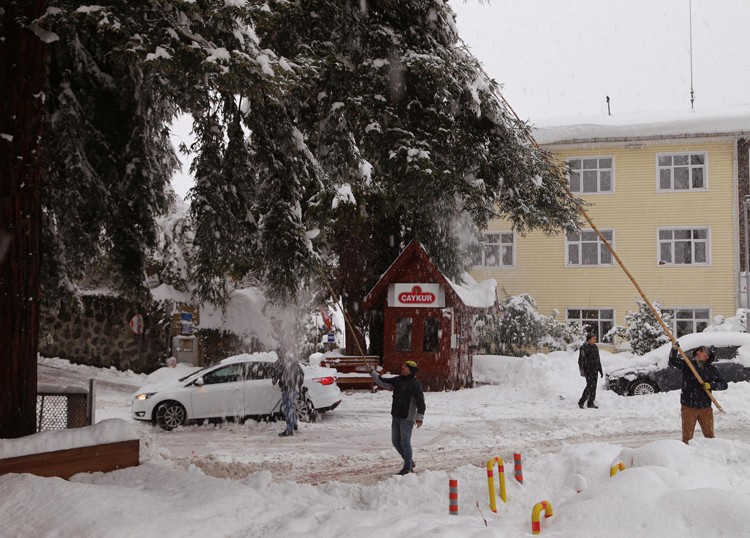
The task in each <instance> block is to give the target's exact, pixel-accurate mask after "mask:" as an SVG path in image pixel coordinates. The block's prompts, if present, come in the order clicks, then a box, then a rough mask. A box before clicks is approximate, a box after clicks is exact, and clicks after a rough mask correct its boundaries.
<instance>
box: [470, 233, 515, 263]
mask: <svg viewBox="0 0 750 538" xmlns="http://www.w3.org/2000/svg"><path fill="white" fill-rule="evenodd" d="M507 235H510V236H511V243H508V242H506V241H503V236H507ZM491 236H497V241H493V242H490V241H488V238H489V237H491ZM490 245H493V246H497V247H498V248H499V250H500V258H499V260H498V262H499V263H496V264H491V265H488V264H487V255H486V254H487V253H486V250H485V246H490ZM508 247H510V249H511V257H512V260H511V263H510V264H507V263H504V256H503V254H504V253H505V249H506V248H508ZM479 248H480V250H481V254H480V255H481V260H479V261H480V263H479V264H478V265H475V267H514V266H515V265H516V233H515V232H514V231H512V230H510V231H496V232H484V233H483V234H482V242H481V243H480V245H479Z"/></svg>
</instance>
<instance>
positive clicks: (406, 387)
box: [370, 361, 426, 475]
mask: <svg viewBox="0 0 750 538" xmlns="http://www.w3.org/2000/svg"><path fill="white" fill-rule="evenodd" d="M417 371H419V368H418V367H417V363H416V362H414V361H406V362H405V363H404V364H403V365H402V366H401V375H400V376H398V377H383V376H381V375H378V373H377V372H376V371H375V370H373V371H372V372H370V377H372V379H373V380H374V381H375V384H377V385H378V386H379V387H381V388H384V389H386V390H392V391H393V403H392V404H391V417H392V418H391V442H392V443H393V446H394V447H395V448H396V450H397V451H398V453H399V454H400V455H401V457H402V458H403V460H404V466H403V468H402V469H401V470H400V471H399V472H398V474H400V475H405V474H409V473H411V472H413V470H414V460H413V459H412V448H411V432H412V430H413V429H414V423H415V422H416V424H417V428H419V427H421V426H422V421H423V420H424V412H425V409H426V407H425V403H424V392H423V391H422V384H421V383H420V382H419V380H418V379H417V377H416V374H417Z"/></svg>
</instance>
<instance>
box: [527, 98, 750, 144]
mask: <svg viewBox="0 0 750 538" xmlns="http://www.w3.org/2000/svg"><path fill="white" fill-rule="evenodd" d="M747 133H750V104H748V105H742V106H732V107H724V108H714V109H707V110H695V111H686V112H638V113H627V114H615V115H614V116H595V117H591V116H589V117H584V116H577V117H567V118H565V117H561V118H552V119H547V120H542V122H541V123H540V124H539V125H537V126H536V127H534V129H533V135H534V138H535V139H536V141H537V142H538V143H539V144H559V143H566V142H568V143H570V142H583V141H603V140H612V139H615V140H620V139H656V138H667V137H700V136H718V135H726V136H736V135H740V134H747Z"/></svg>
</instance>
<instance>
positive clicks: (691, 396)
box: [669, 342, 727, 444]
mask: <svg viewBox="0 0 750 538" xmlns="http://www.w3.org/2000/svg"><path fill="white" fill-rule="evenodd" d="M714 358H715V357H714V353H713V350H712V349H707V348H706V346H700V347H698V348H696V349H695V351H693V360H692V364H693V367H694V368H695V370H696V371H697V372H698V373H699V375H700V378H701V379H702V380H703V383H700V382H698V378H697V377H696V376H695V375H693V372H692V371H691V370H690V368H689V367H688V364H687V362H685V361H684V360H682V358H681V357H680V353H679V347H678V346H677V343H676V342H672V352H671V353H670V354H669V365H670V366H672V367H674V368H679V369H680V370H682V393H681V394H680V404H681V406H682V407H681V412H680V414H681V417H682V442H683V443H685V444H688V443H689V442H690V439H692V438H693V432H695V423H696V422H698V424H700V426H701V431H702V432H703V437H706V438H709V439H712V438H713V436H714V411H713V409H712V408H711V398H710V397H709V394H710V391H712V390H725V389H726V388H727V382H726V381H724V378H722V377H721V374H720V373H719V370H718V369H717V368H716V366H714V365H712V364H711V363H712V362H713V361H714Z"/></svg>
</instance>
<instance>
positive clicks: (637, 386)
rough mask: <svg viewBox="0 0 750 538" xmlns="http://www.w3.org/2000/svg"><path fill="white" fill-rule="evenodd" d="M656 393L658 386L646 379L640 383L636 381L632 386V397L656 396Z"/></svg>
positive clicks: (640, 380)
mask: <svg viewBox="0 0 750 538" xmlns="http://www.w3.org/2000/svg"><path fill="white" fill-rule="evenodd" d="M656 392H658V389H657V388H656V385H655V384H654V383H652V382H651V381H646V380H645V379H639V380H638V381H634V382H633V384H632V385H630V395H631V396H642V395H643V394H656Z"/></svg>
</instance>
